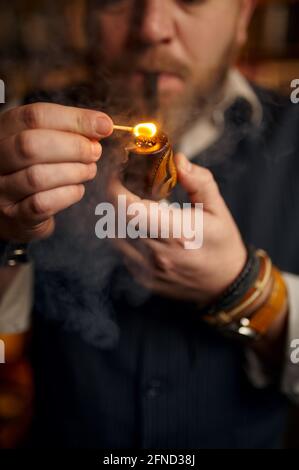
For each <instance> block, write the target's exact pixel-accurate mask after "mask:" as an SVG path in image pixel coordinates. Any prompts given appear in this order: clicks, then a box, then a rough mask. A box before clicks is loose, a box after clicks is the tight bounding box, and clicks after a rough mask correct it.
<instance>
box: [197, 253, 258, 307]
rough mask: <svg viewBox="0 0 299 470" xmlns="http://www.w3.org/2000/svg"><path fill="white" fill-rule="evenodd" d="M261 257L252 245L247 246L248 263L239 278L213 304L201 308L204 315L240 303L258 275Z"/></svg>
mask: <svg viewBox="0 0 299 470" xmlns="http://www.w3.org/2000/svg"><path fill="white" fill-rule="evenodd" d="M259 271H260V258H259V257H258V256H257V254H256V250H255V249H254V248H253V247H252V246H248V247H247V260H246V264H245V266H244V268H243V270H242V271H241V273H240V274H239V276H238V277H237V279H236V280H235V281H234V282H233V283H232V284H231V285H230V286H229V287H228V288H227V289H226V290H225V291H224V293H223V294H222V295H221V297H220V298H219V299H218V300H217V301H216V302H214V303H213V304H212V305H208V306H207V307H204V308H202V307H201V308H200V310H201V314H202V315H210V316H214V315H215V314H216V313H217V312H221V311H223V310H224V311H226V310H230V309H231V308H233V307H234V306H236V305H238V304H239V303H240V301H241V300H242V298H243V296H244V295H245V294H246V292H247V291H248V289H249V288H250V287H251V286H252V284H253V283H254V282H255V280H256V279H257V277H258V274H259Z"/></svg>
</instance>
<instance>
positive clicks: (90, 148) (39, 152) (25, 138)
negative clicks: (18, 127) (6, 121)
mask: <svg viewBox="0 0 299 470" xmlns="http://www.w3.org/2000/svg"><path fill="white" fill-rule="evenodd" d="M101 152H102V147H101V144H100V143H99V142H97V141H91V140H89V139H87V138H86V137H83V136H81V135H78V134H71V133H68V132H61V131H46V130H41V129H38V130H31V131H23V132H21V133H20V134H17V135H15V136H12V137H9V138H7V139H4V140H3V141H2V142H1V146H0V173H1V174H2V175H4V174H8V173H13V172H16V171H18V170H21V169H23V168H26V167H29V166H32V165H35V164H38V163H62V162H82V163H91V162H95V161H97V160H98V159H99V158H100V156H101Z"/></svg>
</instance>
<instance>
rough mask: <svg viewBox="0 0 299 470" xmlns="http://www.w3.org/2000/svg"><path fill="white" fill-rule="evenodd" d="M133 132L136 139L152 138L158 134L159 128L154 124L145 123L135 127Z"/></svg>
mask: <svg viewBox="0 0 299 470" xmlns="http://www.w3.org/2000/svg"><path fill="white" fill-rule="evenodd" d="M133 132H134V135H135V136H136V137H148V138H152V137H154V136H155V135H156V134H157V126H156V125H155V124H153V123H152V122H145V123H142V124H137V126H135V127H134V130H133Z"/></svg>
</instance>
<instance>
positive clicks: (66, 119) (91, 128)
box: [0, 103, 113, 140]
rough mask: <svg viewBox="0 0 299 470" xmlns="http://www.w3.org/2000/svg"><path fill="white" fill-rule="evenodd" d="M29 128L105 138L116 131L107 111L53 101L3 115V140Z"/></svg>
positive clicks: (0, 135)
mask: <svg viewBox="0 0 299 470" xmlns="http://www.w3.org/2000/svg"><path fill="white" fill-rule="evenodd" d="M28 129H56V130H61V131H66V132H73V133H76V134H81V135H84V136H85V137H88V138H90V139H98V140H99V139H102V138H103V137H107V136H108V135H110V134H111V133H112V132H113V122H112V120H111V119H110V117H109V116H107V114H104V113H101V112H100V111H93V110H90V109H82V108H75V107H71V106H62V105H59V104H52V103H34V104H29V105H25V106H20V107H18V108H14V109H11V110H9V111H6V112H5V113H3V114H0V139H2V138H4V137H7V136H9V135H14V134H17V133H19V132H22V131H24V130H28Z"/></svg>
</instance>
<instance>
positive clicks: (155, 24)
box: [137, 0, 175, 45]
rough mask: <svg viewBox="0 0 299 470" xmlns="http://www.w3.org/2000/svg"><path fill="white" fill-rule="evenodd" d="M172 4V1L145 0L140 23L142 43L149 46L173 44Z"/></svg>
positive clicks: (139, 32)
mask: <svg viewBox="0 0 299 470" xmlns="http://www.w3.org/2000/svg"><path fill="white" fill-rule="evenodd" d="M137 1H138V0H137ZM139 1H140V0H139ZM171 3H172V0H144V6H143V9H142V12H141V14H140V17H139V21H138V23H139V24H138V35H139V38H140V39H141V40H142V42H144V43H145V44H148V45H153V44H167V43H169V42H171V40H172V39H173V36H174V31H175V25H174V19H173V5H171Z"/></svg>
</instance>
